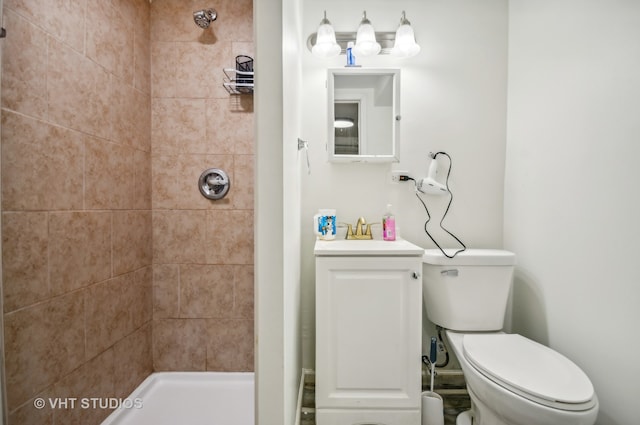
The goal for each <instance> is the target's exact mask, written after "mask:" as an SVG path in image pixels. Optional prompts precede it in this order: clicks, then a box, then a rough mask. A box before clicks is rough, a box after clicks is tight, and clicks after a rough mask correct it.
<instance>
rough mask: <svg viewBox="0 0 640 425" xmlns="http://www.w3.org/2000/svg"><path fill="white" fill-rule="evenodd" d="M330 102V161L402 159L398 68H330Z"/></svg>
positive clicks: (328, 97)
mask: <svg viewBox="0 0 640 425" xmlns="http://www.w3.org/2000/svg"><path fill="white" fill-rule="evenodd" d="M327 99H328V102H327V105H328V114H327V116H328V123H327V126H328V143H327V151H328V154H329V161H330V162H398V161H399V160H400V149H399V143H400V70H399V69H395V68H385V69H380V68H338V69H329V70H328V75H327Z"/></svg>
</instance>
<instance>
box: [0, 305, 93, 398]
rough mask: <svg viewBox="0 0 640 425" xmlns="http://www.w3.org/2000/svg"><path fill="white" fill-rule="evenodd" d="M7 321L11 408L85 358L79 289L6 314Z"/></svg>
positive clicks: (6, 343) (6, 350)
mask: <svg viewBox="0 0 640 425" xmlns="http://www.w3.org/2000/svg"><path fill="white" fill-rule="evenodd" d="M4 324H5V353H6V358H5V361H6V365H5V367H6V380H7V400H8V409H9V410H13V409H15V408H17V407H18V406H20V405H21V404H22V403H24V402H25V401H27V400H28V399H30V398H31V397H33V396H34V395H36V394H37V393H39V392H40V391H42V390H44V389H45V388H47V387H48V386H50V385H52V384H53V383H54V382H56V381H57V380H58V379H59V378H61V377H62V376H64V375H66V374H67V373H69V372H71V371H72V370H74V369H75V368H76V367H78V366H79V365H80V364H81V363H82V362H83V361H84V357H85V350H84V337H85V333H84V309H83V297H82V294H81V293H80V292H73V293H70V294H67V295H63V296H61V297H56V298H53V299H51V300H50V301H47V302H44V303H41V304H36V305H34V306H32V307H28V308H25V309H22V310H19V311H16V312H13V313H9V314H6V315H5V317H4Z"/></svg>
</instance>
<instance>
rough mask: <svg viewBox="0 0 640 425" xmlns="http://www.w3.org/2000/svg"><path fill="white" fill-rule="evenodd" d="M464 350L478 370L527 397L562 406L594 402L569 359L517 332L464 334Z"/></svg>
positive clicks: (590, 388)
mask: <svg viewBox="0 0 640 425" xmlns="http://www.w3.org/2000/svg"><path fill="white" fill-rule="evenodd" d="M462 346H463V353H464V356H465V358H466V359H467V360H468V362H469V363H470V364H471V366H473V367H474V368H475V369H476V370H478V372H480V373H481V374H482V375H484V376H485V377H487V378H488V379H490V380H492V381H493V382H495V383H496V384H498V385H500V386H502V387H504V388H506V389H508V390H510V391H512V392H514V393H516V394H519V395H520V396H522V397H525V398H526V399H528V400H531V401H534V402H536V403H540V404H542V405H545V406H548V407H551V408H555V409H562V410H572V411H580V410H587V409H591V408H593V407H594V406H595V405H596V400H595V393H594V389H593V385H592V384H591V381H590V380H589V378H588V377H587V375H586V374H585V373H584V372H583V371H582V370H581V369H580V368H579V367H578V366H577V365H576V364H575V363H573V362H572V361H571V360H569V359H567V358H566V357H564V356H563V355H562V354H560V353H558V352H556V351H554V350H552V349H551V348H549V347H546V346H544V345H541V344H538V343H537V342H535V341H532V340H530V339H527V338H525V337H523V336H521V335H518V334H503V333H496V334H465V335H464V337H463V340H462Z"/></svg>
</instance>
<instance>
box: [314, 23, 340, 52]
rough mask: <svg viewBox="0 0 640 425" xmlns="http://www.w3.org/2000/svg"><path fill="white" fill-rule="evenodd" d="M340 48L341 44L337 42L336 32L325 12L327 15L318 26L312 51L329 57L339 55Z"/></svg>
mask: <svg viewBox="0 0 640 425" xmlns="http://www.w3.org/2000/svg"><path fill="white" fill-rule="evenodd" d="M340 50H341V48H340V45H339V44H338V43H337V42H336V33H335V31H334V30H333V27H332V26H331V22H329V20H328V19H327V16H326V13H325V17H324V19H323V20H322V21H321V22H320V26H319V27H318V32H317V34H316V44H315V46H313V47H312V48H311V53H313V54H314V55H316V56H319V57H321V58H329V57H332V56H338V55H339V54H340Z"/></svg>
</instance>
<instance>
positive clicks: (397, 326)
mask: <svg viewBox="0 0 640 425" xmlns="http://www.w3.org/2000/svg"><path fill="white" fill-rule="evenodd" d="M420 271H421V262H420V258H419V257H317V261H316V380H317V382H316V407H317V408H325V407H331V408H336V407H338V408H339V407H344V408H364V409H366V408H378V409H379V408H401V409H415V408H419V405H420V392H421V357H420V350H421V342H420V338H421V327H422V279H421V278H420V276H419V275H420ZM416 274H418V276H416Z"/></svg>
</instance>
